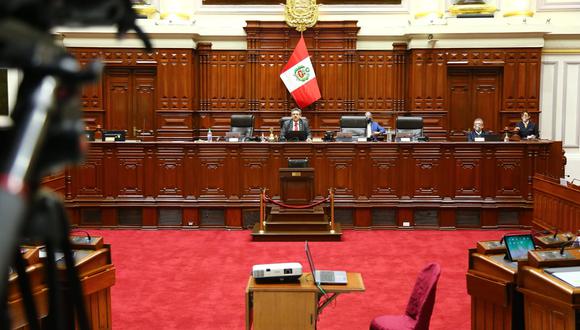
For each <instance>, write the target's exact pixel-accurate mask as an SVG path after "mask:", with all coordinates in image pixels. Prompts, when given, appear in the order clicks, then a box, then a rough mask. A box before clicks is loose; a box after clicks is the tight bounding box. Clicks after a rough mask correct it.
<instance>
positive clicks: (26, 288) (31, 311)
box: [14, 249, 40, 330]
mask: <svg viewBox="0 0 580 330" xmlns="http://www.w3.org/2000/svg"><path fill="white" fill-rule="evenodd" d="M14 265H15V268H16V271H17V272H18V284H19V285H20V293H21V295H22V300H23V302H24V311H25V313H26V318H27V320H28V327H29V328H30V329H31V330H39V329H40V327H39V326H38V313H37V311H36V305H35V304H34V295H33V294H32V288H31V287H30V281H29V280H28V274H27V273H26V264H25V263H24V259H22V254H21V253H20V251H19V250H18V249H17V250H16V255H15V258H14Z"/></svg>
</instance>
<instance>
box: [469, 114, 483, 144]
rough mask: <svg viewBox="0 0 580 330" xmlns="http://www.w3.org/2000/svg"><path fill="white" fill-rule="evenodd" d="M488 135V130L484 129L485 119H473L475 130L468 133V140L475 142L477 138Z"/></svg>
mask: <svg viewBox="0 0 580 330" xmlns="http://www.w3.org/2000/svg"><path fill="white" fill-rule="evenodd" d="M486 136H487V132H485V131H484V130H483V119H481V118H476V119H475V120H474V121H473V131H470V132H469V133H468V134H467V141H470V142H473V141H475V138H480V137H481V138H485V137H486Z"/></svg>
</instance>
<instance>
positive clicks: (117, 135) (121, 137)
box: [102, 130, 127, 141]
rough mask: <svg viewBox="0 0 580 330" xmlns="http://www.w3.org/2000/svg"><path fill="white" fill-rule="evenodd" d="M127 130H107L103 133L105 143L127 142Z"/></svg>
mask: <svg viewBox="0 0 580 330" xmlns="http://www.w3.org/2000/svg"><path fill="white" fill-rule="evenodd" d="M126 134H127V131H125V130H107V131H103V137H102V139H103V141H125V135H126Z"/></svg>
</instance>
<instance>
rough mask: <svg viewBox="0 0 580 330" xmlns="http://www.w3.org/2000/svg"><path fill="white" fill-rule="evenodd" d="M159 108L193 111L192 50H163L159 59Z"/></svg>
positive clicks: (159, 53) (160, 51) (159, 54)
mask: <svg viewBox="0 0 580 330" xmlns="http://www.w3.org/2000/svg"><path fill="white" fill-rule="evenodd" d="M157 59H158V61H159V64H158V66H157V71H158V76H157V90H158V93H159V96H158V103H157V108H158V109H162V110H173V109H176V110H189V109H192V103H191V101H192V96H193V95H192V93H193V81H192V80H193V62H192V52H191V50H181V49H162V50H159V52H158V57H157Z"/></svg>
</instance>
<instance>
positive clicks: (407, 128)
mask: <svg viewBox="0 0 580 330" xmlns="http://www.w3.org/2000/svg"><path fill="white" fill-rule="evenodd" d="M396 127H397V131H396V138H397V140H400V139H401V138H402V137H409V138H411V139H412V140H417V139H419V138H422V137H423V117H403V116H399V117H397V121H396Z"/></svg>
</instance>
